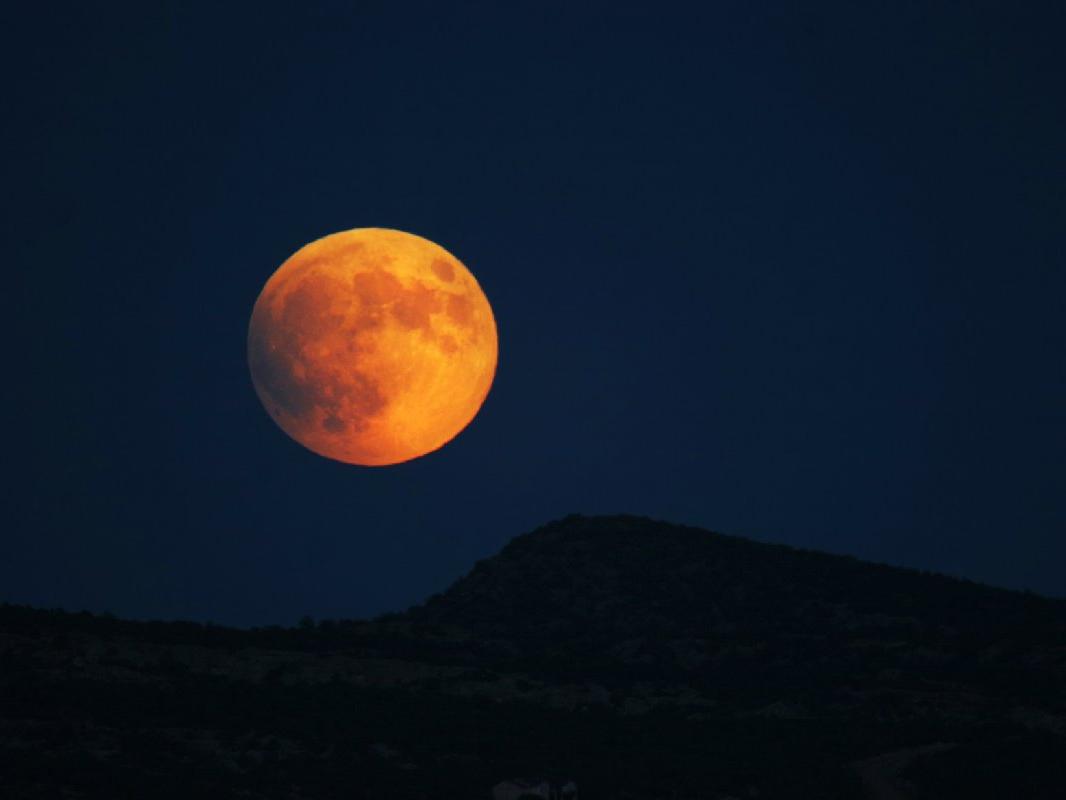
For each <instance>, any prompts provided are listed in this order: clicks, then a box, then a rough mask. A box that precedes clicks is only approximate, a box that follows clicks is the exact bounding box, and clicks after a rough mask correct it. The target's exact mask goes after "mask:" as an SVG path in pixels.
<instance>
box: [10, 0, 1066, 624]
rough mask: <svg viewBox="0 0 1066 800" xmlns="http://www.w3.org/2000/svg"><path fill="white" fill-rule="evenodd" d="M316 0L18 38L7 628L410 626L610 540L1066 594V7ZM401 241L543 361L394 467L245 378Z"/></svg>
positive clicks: (82, 17) (68, 12)
mask: <svg viewBox="0 0 1066 800" xmlns="http://www.w3.org/2000/svg"><path fill="white" fill-rule="evenodd" d="M310 5H311V6H312V8H310V9H308V8H305V7H303V4H297V3H293V4H291V5H289V6H287V7H282V6H270V5H263V4H257V5H255V6H254V7H249V9H248V10H244V11H237V10H235V9H230V8H228V7H227V6H228V4H219V5H215V4H212V5H211V6H204V7H202V8H200V9H199V10H189V9H188V8H187V4H182V7H179V6H178V4H175V5H174V6H172V7H171V8H170V9H169V10H166V11H160V10H159V9H162V8H164V6H163V5H162V4H156V3H148V4H138V5H136V6H132V5H131V6H130V7H127V8H118V7H115V4H103V5H102V6H101V5H99V4H89V5H76V6H75V5H70V6H68V7H60V6H49V7H47V8H46V9H42V10H40V11H38V12H33V13H34V14H37V16H34V17H33V18H29V17H15V18H8V20H7V21H6V23H5V25H6V27H7V28H8V33H9V34H10V38H11V40H12V43H11V44H9V45H8V46H7V47H6V52H5V60H6V61H7V62H8V65H7V68H6V73H7V76H8V81H7V87H6V92H5V95H6V102H5V112H4V114H3V115H2V116H0V126H2V134H3V140H4V142H5V143H6V147H5V159H4V160H5V162H6V169H5V172H6V178H5V181H4V182H5V192H4V194H5V200H6V202H5V206H6V208H5V214H4V215H5V222H6V229H7V235H6V247H7V259H6V268H5V271H4V275H5V287H6V288H5V291H4V298H5V303H4V306H5V313H4V315H3V316H4V325H5V327H6V328H7V330H6V332H5V334H6V335H5V341H6V342H7V346H6V348H5V356H4V361H5V365H4V370H3V372H4V375H5V380H4V387H5V391H4V392H3V396H4V400H3V402H4V406H5V419H6V421H7V430H6V436H5V438H6V441H7V447H6V450H7V457H6V461H7V463H8V466H9V470H8V474H7V477H6V478H5V479H4V482H3V491H4V495H5V497H4V514H3V517H4V524H3V534H2V536H0V552H2V556H0V601H7V602H15V603H26V604H34V605H43V606H59V607H63V608H67V609H71V610H78V609H83V608H85V609H89V610H92V611H96V612H102V611H105V610H106V611H111V612H113V613H115V614H118V615H121V616H130V617H135V618H167V619H170V618H186V619H195V620H201V621H206V620H213V621H215V622H219V623H228V624H237V625H259V624H269V623H283V624H292V623H294V622H295V621H296V620H297V619H298V618H300V617H301V616H302V615H304V614H309V615H312V616H314V617H316V618H337V617H355V616H367V615H374V614H378V613H381V612H384V611H394V610H402V609H403V608H405V607H407V606H409V605H411V604H413V603H416V602H419V601H421V600H422V599H424V598H425V597H427V596H428V595H429V594H431V593H433V592H436V591H440V590H442V589H444V588H445V587H446V586H448V585H449V584H450V583H451V582H452V581H453V580H455V579H456V578H458V577H459V576H460V575H462V574H463V573H465V572H466V571H467V570H468V569H469V568H470V567H471V566H472V565H473V563H474V562H475V561H476V560H477V559H479V558H484V557H486V556H489V555H491V554H493V553H494V552H496V551H497V550H498V549H499V548H500V547H501V546H502V545H503V544H504V543H505V542H506V541H507V540H508V539H510V538H511V537H512V536H514V535H516V534H519V533H522V532H525V531H527V530H530V529H532V528H534V527H536V526H538V525H540V524H542V523H544V522H547V521H549V520H551V519H554V518H557V517H560V516H564V515H566V514H568V513H573V512H577V513H585V514H598V513H613V512H626V513H636V514H643V515H647V516H652V517H656V518H660V519H667V520H671V521H676V522H683V523H689V524H695V525H700V526H704V527H709V528H712V529H715V530H720V531H723V532H727V533H733V534H738V535H743V536H749V537H753V538H757V539H760V540H765V541H775V542H784V543H788V544H791V545H796V546H802V547H810V548H817V549H822V550H828V551H831V552H838V553H847V554H851V555H855V556H858V557H861V558H867V559H873V560H877V561H885V562H889V563H894V564H902V565H907V566H913V567H918V568H922V569H928V570H936V571H944V572H948V573H950V574H954V575H960V576H965V577H968V578H971V579H973V580H979V581H984V582H990V583H995V584H999V585H1003V586H1010V587H1014V588H1028V589H1032V590H1035V591H1039V592H1043V593H1049V594H1055V595H1066V571H1064V569H1063V564H1064V563H1066V536H1064V534H1066V463H1064V462H1066V458H1064V453H1066V344H1064V343H1066V263H1064V257H1066V146H1064V142H1066V103H1064V94H1063V86H1064V85H1066V58H1064V54H1063V50H1064V48H1063V44H1062V32H1063V30H1064V24H1066V12H1064V11H1063V10H1062V9H1063V6H1062V4H1061V3H1057V2H1056V3H1047V4H1042V3H1039V2H1026V3H1014V2H997V3H989V2H972V3H947V2H933V1H931V0H923V1H922V2H915V3H899V2H871V3H851V2H848V3H840V4H836V3H818V2H816V3H789V4H776V3H751V2H747V1H746V0H744V1H741V2H730V3H711V4H706V5H707V6H708V8H706V9H703V10H699V9H696V8H693V7H691V6H689V5H688V4H684V5H678V6H676V7H670V6H668V5H664V4H659V3H654V4H653V3H646V4H640V5H633V6H626V5H625V4H619V3H604V4H602V5H600V6H598V7H594V6H591V5H586V4H565V3H562V4H558V5H555V4H543V3H538V4H528V5H527V4H521V5H520V4H512V3H493V4H485V5H483V6H481V7H478V6H476V5H473V4H454V6H453V5H452V4H446V3H435V4H427V5H425V6H421V5H412V4H405V3H400V2H374V3H351V4H324V3H312V4H310ZM572 5H577V6H579V7H580V8H581V9H584V10H575V8H573V7H572ZM145 6H148V7H149V8H150V9H151V10H147V9H146V8H145ZM23 13H30V12H25V11H24V12H23ZM366 226H378V227H389V228H399V229H402V230H406V231H411V232H413V233H417V234H419V235H421V236H425V237H427V238H429V239H431V240H433V241H436V242H438V243H440V244H441V245H443V246H444V247H446V248H447V249H449V250H450V251H451V252H453V253H454V254H455V255H456V256H457V257H458V258H460V259H461V260H462V261H463V262H464V263H465V264H466V265H467V266H468V267H469V268H470V269H471V271H472V272H473V273H474V274H475V275H476V276H477V278H478V280H479V281H480V283H481V285H482V287H483V288H484V290H485V292H486V294H487V295H488V298H489V300H490V301H491V303H492V305H493V309H494V311H495V314H496V318H497V323H498V326H499V336H500V361H499V367H498V371H497V376H496V381H495V384H494V386H493V389H492V391H491V393H490V394H489V397H488V399H487V401H486V403H485V405H484V407H483V409H482V411H481V413H480V415H479V416H478V417H477V418H476V419H475V420H474V422H473V423H472V424H471V426H470V427H469V428H467V430H466V431H465V432H464V433H462V434H461V435H460V436H459V437H458V438H457V439H456V440H455V441H453V442H452V443H451V444H450V445H448V446H446V447H445V448H444V449H442V450H440V451H438V452H436V453H433V454H431V455H429V456H427V457H425V458H423V459H419V460H417V461H414V462H411V463H407V464H402V465H399V466H396V467H390V468H378V469H368V468H359V467H353V466H347V465H344V464H340V463H337V462H332V461H328V460H326V459H323V458H321V457H319V456H316V455H314V454H312V453H311V452H309V451H307V450H305V449H303V448H302V447H300V446H299V445H297V444H296V443H294V442H293V441H292V440H290V439H289V438H288V437H287V436H285V435H284V434H283V433H282V432H281V431H280V430H279V429H278V428H277V427H276V426H275V425H274V423H273V422H272V421H271V420H270V418H269V417H268V416H267V414H266V413H265V411H264V410H263V408H262V407H261V405H260V403H259V401H258V399H257V398H256V395H255V393H254V391H253V389H252V385H251V382H250V380H249V375H248V366H247V360H246V351H245V347H246V334H247V326H248V320H249V316H250V314H251V309H252V305H253V303H254V302H255V299H256V296H257V295H258V293H259V290H260V289H261V287H262V285H263V283H264V281H265V280H266V279H267V278H268V277H269V275H270V274H271V273H272V272H273V271H274V270H275V269H276V268H277V267H278V266H279V265H280V264H281V263H282V261H284V260H285V259H286V258H287V257H288V256H289V255H290V254H291V253H293V252H294V251H295V250H297V249H298V248H299V247H301V246H302V245H303V244H305V243H307V242H309V241H311V240H313V239H316V238H318V237H320V236H323V235H326V234H328V233H332V232H334V231H338V230H344V229H348V228H355V227H366ZM663 579H664V580H669V576H667V575H664V576H663ZM530 580H532V581H535V580H536V576H535V575H531V576H530Z"/></svg>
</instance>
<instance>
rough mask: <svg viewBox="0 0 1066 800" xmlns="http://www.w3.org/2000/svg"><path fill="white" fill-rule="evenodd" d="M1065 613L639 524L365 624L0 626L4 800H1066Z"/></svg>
mask: <svg viewBox="0 0 1066 800" xmlns="http://www.w3.org/2000/svg"><path fill="white" fill-rule="evenodd" d="M1064 752H1066V604H1064V603H1063V602H1062V601H1058V600H1050V599H1047V598H1041V597H1037V596H1034V595H1029V594H1023V593H1017V592H1010V591H1005V590H1000V589H994V588H990V587H986V586H980V585H976V584H973V583H968V582H965V581H959V580H954V579H951V578H946V577H943V576H938V575H929V574H923V573H920V572H916V571H911V570H903V569H897V568H892V567H886V566H880V565H875V564H868V563H864V562H860V561H857V560H855V559H850V558H843V557H839V556H830V555H826V554H822V553H816V552H804V551H797V550H793V549H790V548H786V547H780V546H774V545H767V544H760V543H756V542H751V541H747V540H743V539H738V538H734V537H729V536H722V535H719V534H714V533H710V532H707V531H701V530H696V529H692V528H686V527H681V526H676V525H670V524H666V523H661V522H654V521H651V520H646V519H640V518H634V517H601V518H585V517H576V516H575V517H568V518H566V519H564V520H561V521H558V522H555V523H552V524H549V525H546V526H544V527H542V528H540V529H538V530H536V531H534V532H532V533H529V534H526V535H524V536H519V537H517V538H516V539H514V540H513V541H512V542H511V543H510V544H508V545H507V547H505V548H504V549H503V551H501V552H500V553H499V554H498V555H496V556H494V557H492V558H489V559H486V560H485V561H482V562H480V563H479V564H477V565H476V566H475V567H474V569H473V570H472V571H471V573H470V574H469V575H467V576H466V577H464V578H462V579H461V580H459V581H458V582H457V583H456V584H455V585H454V586H453V587H452V588H450V589H449V590H448V591H446V592H444V593H443V594H441V595H437V596H435V597H433V598H430V599H429V600H428V601H427V602H426V603H425V604H424V605H421V606H419V607H416V608H413V609H411V610H410V611H409V612H407V613H404V614H395V615H389V616H387V617H385V618H382V619H379V620H374V621H360V620H350V621H323V622H318V623H314V622H313V621H311V620H305V621H304V622H303V623H301V625H299V626H297V627H295V628H281V627H272V628H263V629H255V630H248V631H242V630H233V629H228V628H224V627H219V626H205V625H198V624H192V623H159V622H131V621H126V620H117V619H114V618H111V617H98V616H93V615H90V614H84V613H82V614H70V613H66V612H62V611H46V610H39V609H29V608H21V607H15V606H4V607H0V783H2V784H3V788H4V792H3V796H4V797H12V798H22V797H26V798H53V797H65V798H113V797H160V798H170V797H173V798H189V797H219V798H223V797H225V798H230V797H244V798H251V799H252V800H257V799H259V798H263V799H265V798H279V799H280V798H292V799H296V798H299V799H300V800H303V799H306V800H313V799H314V798H334V797H337V798H341V797H343V798H367V800H370V798H389V800H407V799H408V798H412V799H413V798H442V797H443V798H464V797H470V798H488V797H489V789H490V787H491V786H492V785H494V784H495V783H496V782H498V781H500V780H503V779H507V778H512V777H517V776H522V775H537V774H546V775H566V776H568V777H570V778H572V779H574V780H576V781H577V783H578V784H579V786H580V787H581V797H582V798H583V800H597V798H610V800H624V799H625V798H629V799H630V800H659V799H660V798H661V800H695V799H696V798H700V800H704V799H705V798H726V797H732V798H752V799H753V800H754V799H755V798H786V799H787V798H796V800H810V799H811V798H839V799H840V800H844V799H845V798H856V799H857V798H864V797H872V798H876V797H893V798H911V799H912V800H945V799H947V798H954V797H959V798H967V800H971V798H990V799H991V798H1001V797H1004V796H1024V797H1026V798H1027V799H1028V800H1045V799H1046V800H1051V798H1056V800H1057V798H1059V797H1061V787H1062V786H1063V785H1066V767H1064V766H1063V765H1064V764H1066V760H1064V759H1063V758H1061V754H1062V753H1064Z"/></svg>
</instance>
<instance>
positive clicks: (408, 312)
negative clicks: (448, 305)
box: [392, 283, 443, 330]
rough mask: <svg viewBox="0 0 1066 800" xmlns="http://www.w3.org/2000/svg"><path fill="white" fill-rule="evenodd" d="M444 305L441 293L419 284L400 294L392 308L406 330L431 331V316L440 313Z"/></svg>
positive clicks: (397, 319)
mask: <svg viewBox="0 0 1066 800" xmlns="http://www.w3.org/2000/svg"><path fill="white" fill-rule="evenodd" d="M442 305H443V302H442V298H441V296H440V293H438V292H435V291H434V290H433V289H430V288H429V287H428V286H426V285H425V284H423V283H418V284H415V285H414V286H413V287H411V288H410V289H404V290H403V291H402V292H401V293H400V295H399V296H398V297H397V298H396V301H395V304H394V305H393V307H392V313H393V316H394V317H396V321H397V322H399V323H400V324H401V325H403V326H404V327H405V328H412V329H413V328H419V329H422V330H429V328H430V323H429V315H430V314H433V313H436V312H438V311H440V310H441V306H442Z"/></svg>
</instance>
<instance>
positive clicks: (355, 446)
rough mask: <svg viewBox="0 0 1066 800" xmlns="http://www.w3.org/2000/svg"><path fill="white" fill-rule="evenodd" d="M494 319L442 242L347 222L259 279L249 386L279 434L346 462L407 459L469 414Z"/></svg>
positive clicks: (484, 374) (486, 377) (488, 373)
mask: <svg viewBox="0 0 1066 800" xmlns="http://www.w3.org/2000/svg"><path fill="white" fill-rule="evenodd" d="M496 354H497V340H496V322H495V319H494V318H493V315H492V308H491V307H490V306H489V302H488V300H487V299H486V297H485V294H484V292H482V291H481V287H480V286H478V283H477V281H476V280H475V279H474V276H473V275H471V274H470V271H469V270H467V268H466V267H464V266H463V265H462V263H460V261H459V260H458V259H457V258H455V256H453V255H451V254H450V253H449V252H448V251H446V250H445V249H444V248H442V247H440V246H439V245H436V244H434V243H433V242H430V241H428V240H427V239H423V238H421V237H420V236H415V235H413V234H410V233H404V232H402V231H395V230H388V229H384V228H357V229H355V230H350V231H344V232H342V233H335V234H332V235H331V236H326V237H325V238H323V239H319V240H318V241H315V242H311V243H310V244H308V245H306V246H305V247H303V248H301V249H300V250H298V251H297V252H296V253H295V254H293V255H292V256H291V257H290V258H289V259H288V260H287V261H286V262H285V263H284V264H282V265H281V267H280V268H278V270H277V272H275V273H274V274H273V275H272V276H271V277H270V279H269V280H268V281H267V282H266V285H265V286H264V287H263V290H262V292H260V294H259V298H258V299H257V300H256V302H255V308H254V309H253V311H252V319H251V323H250V324H249V327H248V364H249V367H250V369H251V373H252V382H253V384H254V385H255V390H256V393H257V394H258V395H259V399H260V400H261V401H262V403H263V406H264V407H265V408H266V410H267V412H268V413H269V414H270V416H271V417H272V418H273V419H274V421H275V422H276V423H277V424H278V425H279V426H280V427H281V429H282V430H283V431H285V433H287V434H288V435H289V436H291V437H292V438H293V439H295V440H296V441H298V442H299V443H300V444H302V445H304V446H305V447H307V448H308V449H310V450H313V451H314V452H316V453H318V454H319V455H323V456H326V457H327V458H332V459H336V460H337V461H344V462H347V463H349V464H363V465H367V466H370V465H375V466H376V465H384V464H396V463H399V462H401V461H408V460H410V459H412V458H417V457H418V456H421V455H425V454H426V453H429V452H431V451H433V450H436V449H437V448H439V447H441V446H442V445H444V444H445V443H447V442H448V441H450V440H451V439H452V438H454V437H455V436H456V435H457V434H458V433H459V432H460V431H461V430H462V429H463V428H465V427H466V426H467V424H468V423H469V422H470V420H472V419H473V418H474V415H475V414H477V412H478V409H480V408H481V404H482V403H483V402H484V400H485V396H486V395H487V394H488V391H489V387H490V386H491V385H492V379H493V376H494V374H495V371H496Z"/></svg>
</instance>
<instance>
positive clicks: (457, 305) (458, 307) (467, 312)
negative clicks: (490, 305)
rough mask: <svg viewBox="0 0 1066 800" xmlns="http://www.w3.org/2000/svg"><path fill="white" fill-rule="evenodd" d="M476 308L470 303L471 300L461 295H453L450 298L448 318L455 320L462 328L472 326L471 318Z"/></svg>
mask: <svg viewBox="0 0 1066 800" xmlns="http://www.w3.org/2000/svg"><path fill="white" fill-rule="evenodd" d="M473 313H474V308H473V305H472V304H471V302H470V298H468V297H466V296H465V295H461V294H453V295H450V296H449V297H448V316H449V317H451V318H452V319H454V320H455V321H456V322H457V323H459V324H460V325H462V326H464V327H465V326H467V325H469V324H470V317H471V316H473Z"/></svg>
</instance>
